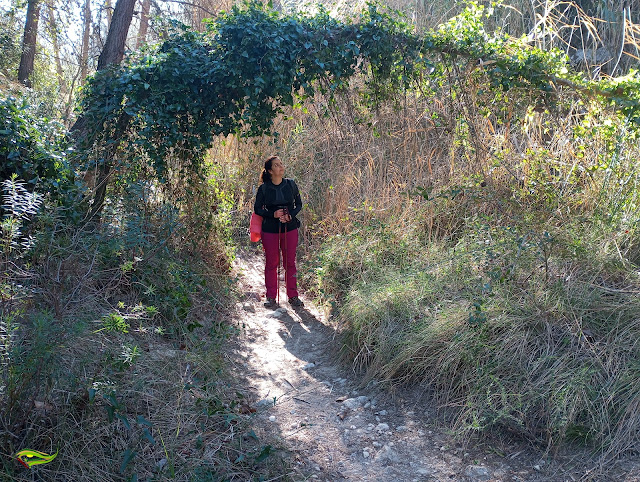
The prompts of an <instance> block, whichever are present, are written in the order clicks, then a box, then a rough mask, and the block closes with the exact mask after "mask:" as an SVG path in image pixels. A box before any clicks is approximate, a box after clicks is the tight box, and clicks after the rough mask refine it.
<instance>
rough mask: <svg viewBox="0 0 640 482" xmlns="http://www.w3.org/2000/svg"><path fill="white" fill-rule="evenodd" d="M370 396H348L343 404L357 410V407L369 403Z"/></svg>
mask: <svg viewBox="0 0 640 482" xmlns="http://www.w3.org/2000/svg"><path fill="white" fill-rule="evenodd" d="M367 400H368V398H367V397H365V396H364V395H363V396H360V397H355V398H347V399H346V400H345V401H343V402H342V406H343V407H346V408H348V409H350V410H355V409H356V408H360V407H362V406H363V405H364V404H365V403H367Z"/></svg>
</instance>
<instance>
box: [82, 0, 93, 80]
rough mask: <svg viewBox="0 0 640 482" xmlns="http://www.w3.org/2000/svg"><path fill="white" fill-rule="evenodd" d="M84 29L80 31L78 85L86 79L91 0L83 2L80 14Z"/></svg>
mask: <svg viewBox="0 0 640 482" xmlns="http://www.w3.org/2000/svg"><path fill="white" fill-rule="evenodd" d="M82 16H83V20H84V28H83V30H82V50H81V51H80V84H82V82H83V81H84V79H85V78H86V77H87V72H88V70H89V35H90V34H91V0H85V2H84V11H83V13H82Z"/></svg>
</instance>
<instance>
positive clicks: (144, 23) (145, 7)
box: [136, 0, 151, 49]
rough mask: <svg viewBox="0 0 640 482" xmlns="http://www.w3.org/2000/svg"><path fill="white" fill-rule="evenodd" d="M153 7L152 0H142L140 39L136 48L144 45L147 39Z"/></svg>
mask: <svg viewBox="0 0 640 482" xmlns="http://www.w3.org/2000/svg"><path fill="white" fill-rule="evenodd" d="M150 8H151V0H142V11H141V12H140V30H138V40H137V42H136V49H139V48H140V47H142V44H144V43H145V42H146V41H147V30H148V29H149V9H150Z"/></svg>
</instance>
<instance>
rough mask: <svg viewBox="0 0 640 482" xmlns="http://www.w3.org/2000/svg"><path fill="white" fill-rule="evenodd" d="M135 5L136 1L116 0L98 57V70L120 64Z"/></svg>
mask: <svg viewBox="0 0 640 482" xmlns="http://www.w3.org/2000/svg"><path fill="white" fill-rule="evenodd" d="M135 4H136V0H118V1H117V2H116V8H115V9H114V10H113V17H112V18H111V24H110V25H109V33H108V34H107V40H105V43H104V48H103V49H102V53H101V54H100V57H98V70H102V69H104V68H106V67H108V66H109V65H111V64H119V63H120V62H122V59H123V57H124V48H125V42H126V40H127V34H128V33H129V26H130V25H131V19H132V18H133V7H134V6H135Z"/></svg>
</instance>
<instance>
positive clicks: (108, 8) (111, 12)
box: [104, 0, 118, 32]
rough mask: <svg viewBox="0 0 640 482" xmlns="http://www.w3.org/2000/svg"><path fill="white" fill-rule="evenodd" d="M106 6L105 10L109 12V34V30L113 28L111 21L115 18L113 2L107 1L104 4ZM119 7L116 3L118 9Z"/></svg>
mask: <svg viewBox="0 0 640 482" xmlns="http://www.w3.org/2000/svg"><path fill="white" fill-rule="evenodd" d="M104 6H105V9H106V11H107V32H108V31H109V29H110V28H111V19H112V17H113V13H114V12H113V7H112V6H111V0H106V1H105V2H104ZM117 6H118V3H117V2H116V7H117Z"/></svg>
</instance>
